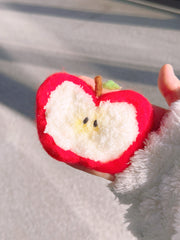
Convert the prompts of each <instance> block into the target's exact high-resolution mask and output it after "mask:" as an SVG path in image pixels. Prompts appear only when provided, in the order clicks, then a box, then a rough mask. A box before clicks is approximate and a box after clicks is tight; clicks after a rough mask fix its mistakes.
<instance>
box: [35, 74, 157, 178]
mask: <svg viewBox="0 0 180 240" xmlns="http://www.w3.org/2000/svg"><path fill="white" fill-rule="evenodd" d="M36 105H37V109H36V120H37V129H38V134H39V139H40V141H41V143H42V145H43V147H44V149H45V150H46V151H47V152H48V153H49V154H50V155H51V156H52V157H54V158H55V159H57V160H59V161H63V162H66V163H68V164H81V165H83V166H85V167H87V168H90V169H94V170H97V171H101V172H106V173H110V174H115V173H118V172H122V171H123V170H124V169H125V168H127V167H128V166H129V165H130V157H131V156H132V155H133V154H134V152H135V151H136V150H137V149H139V148H142V147H143V142H144V139H145V138H146V136H147V134H148V132H149V131H150V130H151V127H152V121H153V109H152V106H151V104H150V103H149V101H148V100H147V99H146V98H145V97H143V96H142V95H141V94H139V93H137V92H134V91H131V90H120V91H115V92H109V93H105V94H102V95H100V96H99V97H97V96H96V94H95V91H94V90H93V89H92V87H91V86H89V85H88V84H86V83H85V82H84V81H83V80H81V79H80V78H78V77H76V76H73V75H70V74H68V73H56V74H53V75H51V76H50V77H48V78H47V79H46V80H45V81H44V83H43V84H42V85H41V86H40V87H39V89H38V92H37V96H36Z"/></svg>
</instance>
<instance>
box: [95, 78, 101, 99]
mask: <svg viewBox="0 0 180 240" xmlns="http://www.w3.org/2000/svg"><path fill="white" fill-rule="evenodd" d="M94 81H95V94H96V97H100V96H101V94H102V77H101V76H96V77H95V78H94Z"/></svg>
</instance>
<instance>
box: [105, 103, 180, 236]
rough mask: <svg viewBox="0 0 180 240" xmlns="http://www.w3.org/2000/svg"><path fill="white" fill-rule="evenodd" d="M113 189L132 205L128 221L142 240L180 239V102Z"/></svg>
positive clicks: (117, 177) (127, 217)
mask: <svg viewBox="0 0 180 240" xmlns="http://www.w3.org/2000/svg"><path fill="white" fill-rule="evenodd" d="M110 187H111V189H112V191H113V192H114V193H115V195H116V196H117V197H118V198H119V200H120V202H122V203H128V204H131V207H130V208H129V209H128V211H127V214H126V219H127V221H128V222H129V229H130V230H131V231H132V232H133V234H134V235H135V236H137V238H138V239H143V240H170V239H172V237H173V236H174V238H173V239H180V232H178V226H179V225H180V211H179V210H178V209H180V100H179V101H177V102H175V103H173V104H172V105H171V107H170V112H168V114H166V116H165V117H164V119H163V120H162V122H161V126H160V129H159V130H158V131H157V132H153V133H151V134H150V135H149V136H148V138H147V141H146V146H145V148H144V150H138V151H136V153H135V156H133V157H132V158H131V165H130V166H129V167H128V168H127V169H126V170H125V171H124V172H123V173H119V174H116V180H115V182H114V183H113V184H112V185H111V186H110Z"/></svg>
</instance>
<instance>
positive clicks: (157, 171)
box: [112, 100, 180, 194]
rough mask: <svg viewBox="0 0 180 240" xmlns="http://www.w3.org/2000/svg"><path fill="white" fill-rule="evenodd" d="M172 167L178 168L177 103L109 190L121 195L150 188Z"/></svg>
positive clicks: (179, 115) (179, 107) (179, 110)
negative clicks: (112, 189)
mask: <svg viewBox="0 0 180 240" xmlns="http://www.w3.org/2000/svg"><path fill="white" fill-rule="evenodd" d="M176 164H177V167H179V166H180V100H179V101H176V102H175V103H173V104H172V105H171V107H170V110H169V112H168V113H167V114H166V115H165V116H164V118H163V120H162V122H161V126H160V129H159V130H158V131H157V132H153V133H151V134H149V136H148V138H147V140H146V144H145V148H144V149H143V150H142V149H140V150H138V151H136V152H135V154H134V156H133V157H132V158H131V165H130V166H129V167H128V168H127V169H126V170H125V171H124V172H122V173H119V174H116V178H115V181H114V183H113V185H112V187H113V188H114V191H116V192H117V193H121V194H123V193H128V192H129V193H130V192H134V191H136V190H137V191H138V190H140V189H141V190H142V189H143V188H148V187H151V186H153V185H154V184H157V182H158V180H159V179H160V178H161V176H162V175H163V174H166V173H167V172H168V171H169V169H171V168H172V167H173V166H175V165H176Z"/></svg>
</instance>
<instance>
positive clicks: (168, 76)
mask: <svg viewBox="0 0 180 240" xmlns="http://www.w3.org/2000/svg"><path fill="white" fill-rule="evenodd" d="M158 87H159V90H160V91H161V93H162V95H163V96H164V97H165V99H166V102H167V103H168V105H170V104H171V103H172V102H174V101H176V100H178V99H180V81H179V79H178V78H177V77H176V76H175V74H174V71H173V68H172V66H171V65H170V64H165V65H164V66H163V67H162V68H161V70H160V72H159V77H158Z"/></svg>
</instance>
